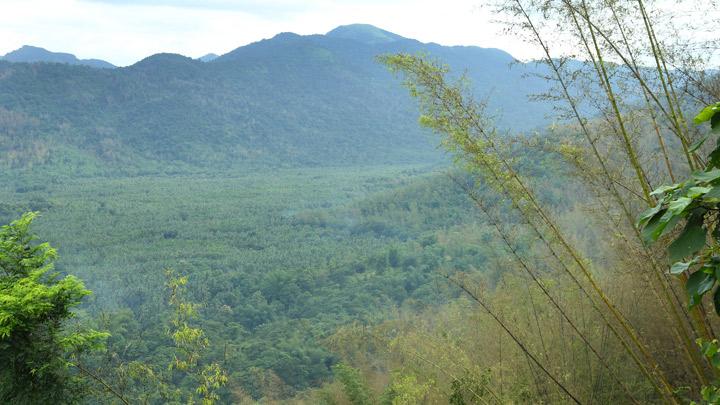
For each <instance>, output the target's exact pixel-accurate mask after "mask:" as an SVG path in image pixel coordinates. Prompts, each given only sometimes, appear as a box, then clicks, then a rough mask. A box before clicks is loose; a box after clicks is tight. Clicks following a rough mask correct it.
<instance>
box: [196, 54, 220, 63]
mask: <svg viewBox="0 0 720 405" xmlns="http://www.w3.org/2000/svg"><path fill="white" fill-rule="evenodd" d="M219 56H220V55H218V54H215V53H209V54H207V55H203V56H201V57H199V58H197V59H198V60H199V61H201V62H210V61H213V60H215V59H217V58H218V57H219Z"/></svg>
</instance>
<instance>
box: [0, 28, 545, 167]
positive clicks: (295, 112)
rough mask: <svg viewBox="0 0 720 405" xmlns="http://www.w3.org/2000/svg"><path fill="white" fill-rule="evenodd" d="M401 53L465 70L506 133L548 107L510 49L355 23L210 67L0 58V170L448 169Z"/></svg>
mask: <svg viewBox="0 0 720 405" xmlns="http://www.w3.org/2000/svg"><path fill="white" fill-rule="evenodd" d="M393 52H410V53H418V52H423V53H427V54H429V55H431V56H433V57H436V58H438V59H440V60H442V61H443V62H445V63H447V64H449V65H450V66H451V67H453V68H454V70H455V71H456V72H460V73H462V72H467V75H468V77H469V79H470V80H471V81H472V83H473V85H474V87H475V90H476V94H478V96H479V97H487V100H488V105H489V107H488V108H489V109H490V111H491V112H493V113H495V114H496V115H497V123H498V125H499V126H500V127H502V128H506V129H512V130H516V131H518V130H520V131H521V130H530V129H533V128H535V127H537V126H541V125H544V124H545V118H544V117H545V116H546V115H547V114H548V113H550V108H551V107H549V106H548V105H547V104H541V103H529V102H527V96H528V95H529V94H533V93H537V92H541V91H543V90H546V89H547V84H546V83H545V82H544V81H543V80H541V79H538V78H535V77H534V76H533V75H532V74H533V73H537V68H536V67H535V65H532V64H527V65H526V64H515V65H512V64H513V62H514V59H513V57H512V56H511V55H509V54H507V53H506V52H503V51H501V50H497V49H485V48H478V47H446V46H441V45H437V44H425V43H421V42H419V41H416V40H413V39H407V38H403V37H401V36H399V35H396V34H392V33H390V32H388V31H384V30H381V29H379V28H375V27H372V26H368V25H350V26H343V27H338V28H336V29H334V30H332V31H330V32H329V33H327V34H326V35H305V36H301V35H296V34H292V33H281V34H278V35H276V36H275V37H273V38H270V39H265V40H262V41H259V42H256V43H253V44H249V45H247V46H243V47H240V48H237V49H235V50H233V51H231V52H229V53H227V54H225V55H222V56H219V57H218V58H216V59H214V60H212V61H210V62H201V61H199V60H195V59H191V58H188V57H184V56H181V55H175V54H157V55H153V56H150V57H148V58H146V59H144V60H142V61H140V62H138V63H136V64H134V65H132V66H129V67H126V68H117V69H91V68H88V67H86V66H74V65H70V64H25V63H9V62H2V61H0V166H1V167H16V168H28V167H46V168H47V169H48V170H50V169H52V170H60V171H74V172H81V173H96V172H116V171H125V172H132V173H145V172H154V171H174V170H185V169H190V170H196V169H197V168H206V169H213V170H218V169H221V170H228V169H230V168H234V167H251V166H322V165H346V164H382V163H398V162H408V163H410V162H427V161H437V160H439V159H441V158H442V153H440V152H438V151H437V149H436V146H435V145H436V143H437V142H436V139H435V138H433V137H431V136H430V134H428V132H427V131H426V130H423V129H421V128H420V127H419V126H418V124H417V120H418V118H417V117H418V111H417V106H416V103H415V101H414V100H412V99H411V98H410V97H408V95H407V91H406V90H405V89H403V88H402V87H401V80H399V78H396V77H394V76H393V75H392V74H391V73H389V72H388V71H387V69H386V68H385V67H384V66H381V65H379V64H378V63H377V62H376V56H377V55H380V54H385V53H393ZM511 65H512V66H511ZM518 117H521V118H518Z"/></svg>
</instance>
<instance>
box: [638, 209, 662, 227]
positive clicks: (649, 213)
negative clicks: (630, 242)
mask: <svg viewBox="0 0 720 405" xmlns="http://www.w3.org/2000/svg"><path fill="white" fill-rule="evenodd" d="M661 210H662V203H658V205H656V206H654V207H652V208H648V209H647V210H645V211H644V212H643V213H642V214H640V217H639V218H638V222H637V226H638V228H641V227H643V226H644V225H645V224H646V223H648V221H650V219H652V217H654V216H655V215H657V214H658V213H659V212H660V211H661Z"/></svg>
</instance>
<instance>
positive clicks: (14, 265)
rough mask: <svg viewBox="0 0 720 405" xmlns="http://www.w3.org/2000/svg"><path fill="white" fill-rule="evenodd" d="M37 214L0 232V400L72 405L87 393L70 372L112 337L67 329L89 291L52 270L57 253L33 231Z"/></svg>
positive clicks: (74, 280) (70, 277) (83, 330)
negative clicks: (78, 359)
mask: <svg viewBox="0 0 720 405" xmlns="http://www.w3.org/2000/svg"><path fill="white" fill-rule="evenodd" d="M36 216H37V214H36V213H27V214H25V215H23V216H22V218H20V219H19V220H17V221H14V222H12V223H11V224H10V225H5V226H3V227H2V228H1V229H0V271H1V272H2V273H0V363H1V364H3V367H2V369H1V370H0V400H2V401H3V402H6V403H51V402H59V403H70V402H75V401H77V400H79V399H80V398H81V397H82V395H83V391H82V389H81V388H82V385H81V379H80V378H78V377H77V375H75V374H74V373H73V370H72V368H71V367H72V366H73V363H74V361H75V359H76V357H77V356H78V355H80V354H82V353H84V352H87V351H92V350H98V349H101V348H102V347H103V342H104V340H105V339H106V338H107V337H108V336H109V335H108V334H107V333H104V332H98V331H95V330H91V329H82V328H75V330H73V329H71V328H69V327H68V320H69V319H71V318H73V316H74V313H73V312H72V310H73V308H74V307H76V306H78V305H79V304H80V302H81V301H82V300H83V298H84V297H86V296H88V295H89V294H90V291H89V290H87V289H85V287H84V285H83V283H82V281H80V280H79V279H78V278H76V277H74V276H65V277H63V276H61V275H60V274H59V273H57V272H55V271H54V270H53V267H54V261H55V259H56V258H57V253H56V251H55V250H54V249H53V248H52V247H50V245H49V244H47V243H39V244H38V243H35V242H34V241H35V239H36V237H35V236H34V235H33V234H32V233H31V232H30V226H31V224H32V222H33V220H34V219H35V218H36Z"/></svg>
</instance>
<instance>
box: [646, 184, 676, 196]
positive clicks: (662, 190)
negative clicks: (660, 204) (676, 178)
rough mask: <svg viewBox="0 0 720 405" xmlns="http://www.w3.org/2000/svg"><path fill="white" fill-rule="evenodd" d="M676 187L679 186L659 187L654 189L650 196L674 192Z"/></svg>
mask: <svg viewBox="0 0 720 405" xmlns="http://www.w3.org/2000/svg"><path fill="white" fill-rule="evenodd" d="M678 187H680V184H673V185H672V186H660V187H658V188H656V189H655V190H653V192H652V193H650V195H660V194H665V193H667V192H668V191H672V190H676V189H677V188H678Z"/></svg>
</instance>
